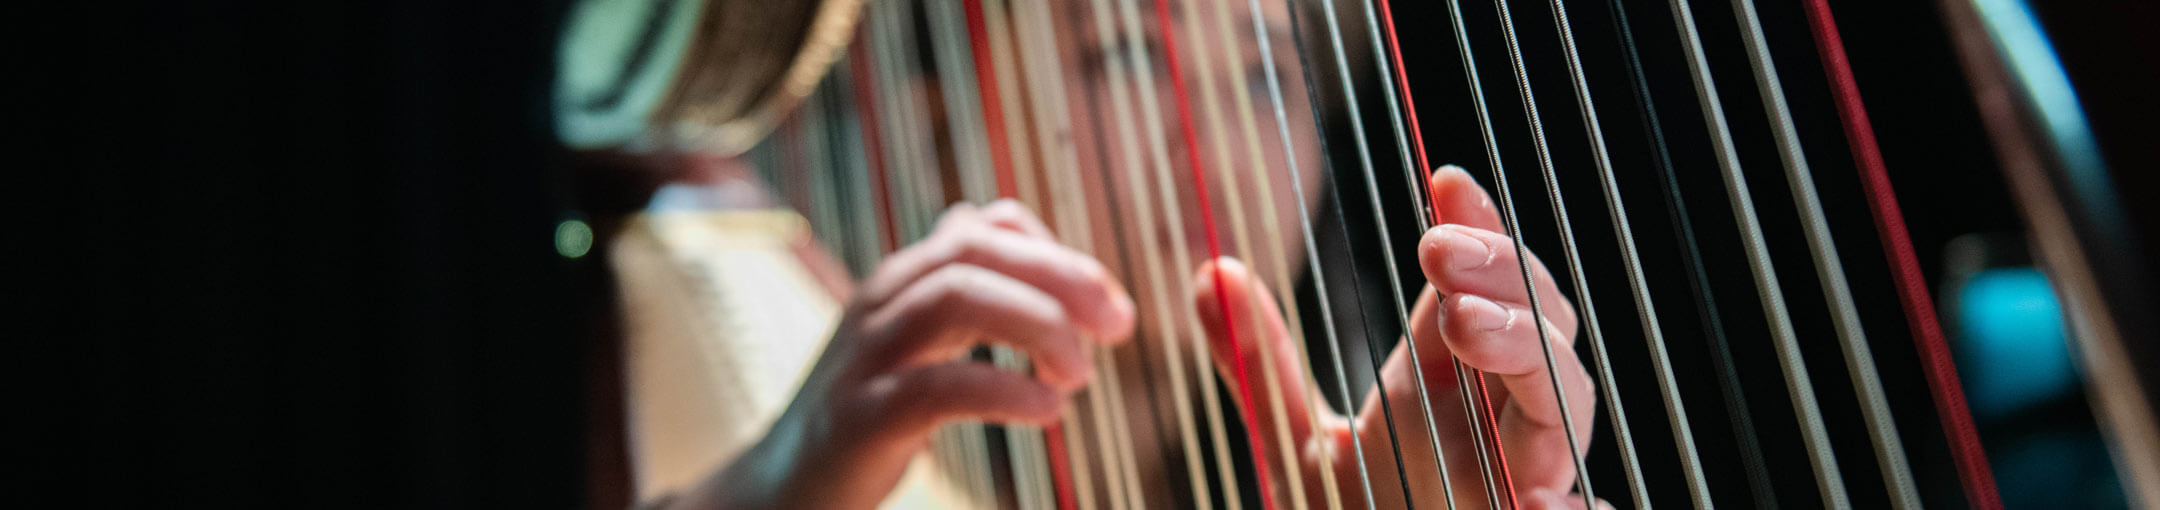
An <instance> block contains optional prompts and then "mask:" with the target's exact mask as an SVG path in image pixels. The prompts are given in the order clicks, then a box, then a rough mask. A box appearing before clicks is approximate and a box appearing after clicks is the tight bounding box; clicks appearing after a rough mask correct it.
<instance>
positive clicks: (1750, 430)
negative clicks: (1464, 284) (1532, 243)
mask: <svg viewBox="0 0 2160 510" xmlns="http://www.w3.org/2000/svg"><path fill="white" fill-rule="evenodd" d="M1606 5H1607V7H1609V8H1611V10H1612V13H1613V27H1614V32H1615V33H1616V34H1617V36H1618V37H1619V40H1620V49H1621V50H1622V52H1623V55H1624V56H1625V58H1626V61H1627V66H1626V70H1627V74H1628V80H1629V81H1630V84H1631V85H1632V87H1630V89H1631V91H1632V92H1634V94H1633V96H1634V100H1635V106H1636V108H1637V109H1638V111H1640V112H1641V115H1640V117H1639V119H1640V120H1641V124H1642V129H1643V131H1644V132H1645V133H1646V134H1647V135H1648V138H1649V139H1650V156H1651V160H1652V165H1651V166H1652V168H1655V169H1656V170H1657V172H1658V173H1657V177H1658V180H1659V182H1661V183H1663V185H1662V186H1658V188H1657V189H1658V191H1659V193H1660V198H1662V199H1663V202H1664V203H1665V204H1666V205H1667V207H1666V220H1667V222H1668V223H1669V224H1670V227H1671V229H1672V231H1673V232H1676V233H1678V235H1677V236H1676V237H1677V241H1676V242H1677V243H1678V244H1679V248H1680V250H1681V252H1682V253H1683V257H1682V258H1681V263H1682V264H1683V265H1684V266H1685V267H1686V268H1687V270H1686V272H1685V275H1686V277H1687V279H1688V291H1689V292H1690V295H1691V296H1692V297H1693V298H1694V300H1693V302H1694V304H1695V309H1696V315H1697V316H1699V317H1701V318H1702V329H1703V337H1704V339H1705V340H1706V341H1707V342H1708V345H1709V347H1710V350H1711V353H1712V356H1714V358H1713V359H1712V360H1711V363H1710V368H1711V372H1713V375H1714V376H1715V377H1716V378H1717V380H1718V392H1719V394H1720V395H1721V397H1722V398H1723V399H1724V402H1725V406H1726V407H1727V409H1728V412H1726V413H1725V415H1726V417H1727V424H1728V426H1730V427H1731V428H1732V434H1733V437H1734V438H1735V442H1736V443H1737V444H1736V446H1737V448H1738V449H1739V455H1740V460H1741V469H1742V472H1743V474H1745V475H1746V476H1745V478H1746V479H1747V483H1748V487H1749V489H1750V492H1749V493H1750V494H1751V495H1753V498H1754V503H1755V506H1756V507H1757V508H1774V507H1775V506H1776V502H1777V500H1776V497H1775V493H1774V491H1773V488H1772V487H1771V485H1770V479H1769V471H1768V467H1767V466H1765V465H1764V462H1763V454H1762V446H1761V444H1760V442H1759V441H1758V440H1757V439H1756V437H1755V424H1754V419H1753V418H1751V417H1750V416H1749V413H1748V409H1749V407H1748V404H1747V397H1746V395H1745V394H1743V393H1742V392H1741V391H1740V379H1739V375H1738V374H1737V373H1735V372H1734V368H1733V367H1734V366H1735V365H1734V361H1733V356H1732V348H1731V346H1730V342H1729V341H1728V339H1727V338H1726V335H1725V326H1724V323H1723V321H1721V320H1720V319H1719V317H1721V316H1720V315H1719V312H1718V307H1717V302H1716V301H1714V300H1713V299H1711V293H1710V284H1709V282H1710V277H1709V275H1708V274H1707V272H1706V271H1707V269H1705V267H1706V266H1705V265H1704V262H1703V256H1702V248H1701V245H1700V243H1698V242H1697V241H1696V239H1695V226H1694V222H1693V220H1690V219H1689V218H1690V216H1689V215H1688V212H1687V200H1686V198H1685V197H1682V196H1681V195H1680V188H1679V183H1680V181H1679V177H1678V174H1677V172H1675V171H1674V170H1673V162H1672V154H1671V149H1670V146H1669V145H1667V144H1666V142H1665V127H1664V124H1663V122H1662V121H1661V120H1660V119H1659V118H1658V112H1657V102H1656V100H1655V99H1654V98H1652V97H1651V95H1650V83H1649V81H1648V76H1647V72H1646V71H1645V70H1644V68H1643V64H1642V58H1641V52H1640V50H1639V49H1638V48H1637V46H1636V44H1635V32H1634V29H1633V28H1632V25H1631V24H1630V23H1629V22H1628V20H1627V6H1625V5H1623V4H1622V2H1621V1H1620V0H1608V2H1607V3H1606Z"/></svg>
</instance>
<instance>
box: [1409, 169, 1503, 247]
mask: <svg viewBox="0 0 2160 510" xmlns="http://www.w3.org/2000/svg"><path fill="white" fill-rule="evenodd" d="M1430 179H1431V180H1430V181H1428V182H1429V183H1430V184H1431V185H1432V200H1433V204H1432V205H1433V211H1434V214H1438V215H1440V218H1439V219H1437V220H1435V221H1434V222H1433V223H1436V224H1440V223H1455V224H1461V225H1469V226H1472V227H1476V228H1481V229H1485V230H1491V231H1495V232H1503V231H1506V229H1505V228H1503V227H1504V225H1502V224H1501V223H1500V210H1499V209H1497V208H1495V207H1493V201H1492V195H1491V194H1489V193H1486V192H1485V187H1484V186H1479V185H1478V183H1477V180H1476V179H1472V178H1471V177H1470V173H1469V172H1466V171H1464V170H1463V168H1462V167H1459V166H1455V165H1445V166H1441V167H1440V168H1438V169H1435V170H1433V174H1432V177H1431V178H1430Z"/></svg>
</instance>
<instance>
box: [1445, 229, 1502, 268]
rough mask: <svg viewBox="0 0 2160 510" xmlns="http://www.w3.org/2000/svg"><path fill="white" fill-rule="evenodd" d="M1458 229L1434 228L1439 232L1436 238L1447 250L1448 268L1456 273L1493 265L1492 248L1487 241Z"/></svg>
mask: <svg viewBox="0 0 2160 510" xmlns="http://www.w3.org/2000/svg"><path fill="white" fill-rule="evenodd" d="M1457 228H1460V227H1458V226H1456V225H1441V226H1439V227H1434V230H1437V231H1438V232H1439V234H1438V235H1436V236H1435V237H1437V238H1438V239H1436V241H1437V242H1438V243H1439V244H1440V246H1441V247H1442V248H1444V249H1445V250H1446V253H1447V259H1448V268H1449V269H1453V270H1456V271H1467V270H1471V269H1477V268H1481V267H1485V265H1486V264H1491V263H1492V259H1493V249H1492V246H1488V245H1486V244H1485V241H1481V240H1479V239H1478V238H1476V237H1471V236H1470V235H1469V234H1465V233H1462V232H1461V231H1459V230H1456V229H1457Z"/></svg>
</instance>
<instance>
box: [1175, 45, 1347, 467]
mask: <svg viewBox="0 0 2160 510" xmlns="http://www.w3.org/2000/svg"><path fill="white" fill-rule="evenodd" d="M1204 3H1205V2H1188V3H1187V4H1186V5H1187V10H1186V13H1187V16H1185V17H1184V19H1185V21H1186V23H1187V25H1186V28H1187V31H1186V32H1185V33H1187V34H1191V39H1190V41H1191V42H1192V45H1191V46H1190V49H1191V50H1192V51H1191V54H1192V55H1193V56H1194V67H1193V69H1194V70H1195V71H1196V72H1194V73H1193V74H1194V75H1196V76H1198V78H1199V82H1200V83H1199V85H1200V87H1199V88H1200V96H1201V100H1200V111H1201V112H1202V113H1203V115H1202V117H1204V118H1205V119H1206V121H1207V131H1208V135H1209V138H1208V142H1209V143H1208V144H1207V145H1208V146H1209V148H1211V149H1213V150H1212V153H1213V154H1214V156H1215V159H1214V160H1213V161H1214V162H1215V163H1216V164H1215V165H1213V166H1214V168H1215V171H1216V172H1217V175H1218V177H1219V178H1220V180H1221V182H1222V183H1223V189H1225V190H1227V191H1228V192H1227V193H1224V194H1223V197H1224V199H1225V200H1224V201H1225V202H1226V205H1227V206H1228V207H1227V208H1226V210H1227V211H1228V212H1229V216H1230V234H1232V239H1233V240H1234V241H1235V243H1236V249H1237V253H1238V254H1243V255H1244V257H1243V258H1244V259H1245V260H1247V261H1249V263H1250V265H1249V266H1248V267H1249V268H1250V270H1251V271H1255V273H1254V274H1257V271H1259V270H1261V269H1262V268H1263V267H1266V266H1263V264H1264V263H1263V262H1262V261H1261V258H1262V257H1261V253H1260V252H1258V251H1254V250H1253V241H1252V238H1253V237H1254V236H1253V235H1252V232H1253V231H1252V230H1251V229H1248V228H1247V226H1248V223H1247V222H1246V221H1245V204H1244V200H1243V198H1242V197H1241V196H1242V195H1243V193H1242V192H1241V190H1242V188H1244V186H1242V185H1241V183H1242V182H1243V180H1241V179H1239V178H1238V177H1239V172H1237V171H1235V170H1233V167H1236V166H1239V165H1237V164H1236V162H1234V161H1233V160H1232V159H1231V144H1230V143H1229V141H1228V140H1226V139H1225V138H1226V137H1227V136H1228V135H1229V133H1227V131H1228V129H1225V128H1224V126H1223V119H1222V118H1223V114H1222V110H1223V106H1222V104H1221V99H1222V98H1221V94H1220V93H1218V92H1217V91H1216V85H1217V83H1216V77H1215V69H1216V68H1215V66H1214V65H1213V64H1214V58H1213V55H1211V54H1210V53H1211V52H1210V51H1208V49H1209V45H1208V44H1207V37H1205V36H1204V34H1205V33H1206V30H1205V28H1206V27H1205V25H1204V23H1205V21H1206V18H1207V16H1205V15H1204V14H1202V13H1201V12H1200V11H1201V9H1204V8H1205V6H1204V5H1202V4H1204ZM1214 10H1215V11H1216V12H1218V13H1221V12H1222V11H1223V9H1221V8H1220V6H1219V5H1218V6H1217V8H1216V9H1214ZM1161 21H1162V22H1163V23H1164V24H1166V25H1167V24H1170V23H1171V22H1172V20H1171V19H1170V18H1168V17H1165V18H1164V19H1163V20H1161ZM1223 21H1227V20H1223ZM1222 24H1223V25H1227V24H1228V23H1222ZM1221 35H1223V36H1224V37H1225V38H1227V37H1228V35H1229V32H1228V31H1223V32H1221ZM1167 37H1168V34H1165V38H1167ZM1224 42H1225V44H1223V45H1222V47H1223V50H1224V51H1223V55H1222V57H1223V62H1224V63H1225V64H1230V63H1231V62H1232V60H1233V55H1231V54H1230V52H1229V50H1230V49H1231V48H1233V47H1234V45H1232V44H1228V43H1229V42H1230V41H1224ZM1166 53H1167V51H1166ZM1231 79H1233V80H1234V79H1235V75H1234V74H1233V75H1232V78H1231ZM1180 102H1181V103H1182V102H1184V101H1183V98H1180ZM1249 104H1250V103H1241V106H1242V105H1249ZM1184 110H1185V109H1184V108H1181V109H1180V114H1181V116H1186V115H1185V114H1189V113H1190V112H1187V111H1184ZM1239 111H1240V112H1245V113H1246V114H1245V119H1247V120H1248V121H1249V120H1250V119H1251V117H1252V116H1251V114H1250V113H1249V111H1247V110H1245V109H1244V108H1239ZM1183 120H1184V121H1185V122H1188V123H1190V122H1191V121H1192V119H1190V118H1185V119H1183ZM1248 127H1249V126H1248ZM1188 129H1189V128H1188ZM1247 131H1250V130H1247ZM1248 140H1249V139H1248ZM1188 151H1189V152H1192V153H1198V152H1199V151H1200V148H1199V147H1198V146H1193V147H1190V148H1188ZM1265 165H1266V163H1265V162H1263V161H1261V160H1258V159H1254V160H1252V161H1249V162H1247V164H1246V165H1244V167H1245V168H1246V169H1248V170H1249V171H1252V172H1254V173H1256V174H1258V178H1256V179H1254V180H1255V181H1266V180H1267V175H1266V166H1265ZM1199 168H1200V167H1198V166H1195V169H1196V170H1195V171H1200V170H1198V169H1199ZM1260 196H1261V197H1263V200H1261V202H1262V203H1265V202H1266V199H1267V198H1271V197H1268V196H1267V195H1260ZM1263 223H1266V224H1268V225H1273V223H1272V222H1263ZM1273 246H1274V247H1275V248H1276V249H1278V250H1279V249H1280V248H1281V246H1282V244H1281V243H1280V242H1279V241H1278V242H1276V243H1275V244H1274V245H1273ZM1281 256H1282V254H1281V253H1279V252H1278V253H1276V254H1275V257H1270V259H1271V260H1273V259H1279V258H1280V257H1281ZM1219 257H1220V256H1219V255H1218V258H1219ZM1217 278H1218V279H1219V278H1220V276H1217ZM1224 292H1227V289H1226V288H1224V287H1222V285H1221V283H1220V282H1218V283H1217V284H1216V293H1217V294H1222V293H1224ZM1293 296H1294V295H1293ZM1245 298H1246V303H1245V307H1246V308H1245V309H1246V310H1249V311H1251V312H1252V313H1249V314H1247V315H1246V317H1245V319H1246V320H1245V326H1244V328H1245V329H1244V331H1246V334H1247V335H1250V336H1251V337H1252V338H1253V344H1254V345H1255V346H1257V347H1258V348H1257V349H1255V350H1256V351H1258V353H1259V355H1260V366H1261V369H1260V380H1261V384H1262V388H1263V389H1264V390H1265V393H1266V395H1267V398H1266V400H1267V407H1268V411H1267V412H1268V413H1269V414H1270V416H1271V417H1272V418H1273V420H1274V421H1273V423H1275V425H1276V426H1275V427H1274V429H1275V430H1274V436H1275V437H1274V439H1275V451H1276V452H1277V453H1278V454H1280V455H1281V457H1282V467H1283V473H1284V478H1285V479H1287V480H1288V481H1289V483H1288V484H1287V485H1288V487H1289V491H1290V493H1289V496H1290V507H1291V508H1295V509H1299V510H1303V509H1304V508H1306V507H1307V499H1306V497H1305V479H1304V477H1303V476H1300V473H1299V471H1298V466H1299V464H1300V462H1299V460H1298V453H1299V452H1301V451H1303V449H1302V448H1299V447H1298V446H1297V445H1296V444H1295V443H1293V442H1292V440H1291V437H1290V436H1291V435H1290V428H1291V423H1290V420H1289V416H1288V413H1287V412H1286V411H1285V410H1284V407H1285V403H1284V397H1283V393H1284V391H1286V389H1288V388H1290V387H1291V385H1293V384H1294V385H1296V387H1297V388H1299V390H1298V391H1300V392H1301V393H1302V392H1303V388H1304V387H1305V385H1304V384H1303V382H1304V381H1305V380H1309V379H1299V380H1294V381H1281V380H1279V379H1280V378H1279V377H1277V375H1276V370H1275V367H1276V360H1275V354H1277V353H1276V352H1275V347H1274V342H1273V339H1270V338H1267V335H1266V334H1265V333H1264V332H1265V331H1267V330H1266V329H1264V328H1263V325H1262V323H1261V316H1262V315H1263V312H1261V310H1270V309H1273V308H1265V307H1273V306H1274V305H1273V304H1272V303H1263V302H1262V300H1261V299H1260V294H1259V293H1258V292H1252V291H1251V289H1248V292H1247V293H1246V295H1245ZM1225 303H1226V308H1225V309H1224V316H1223V320H1224V321H1226V322H1227V321H1234V320H1236V318H1235V317H1232V316H1230V315H1229V314H1228V311H1229V310H1228V308H1227V301H1225ZM1298 345H1299V348H1300V351H1299V352H1300V353H1302V352H1303V350H1302V349H1303V344H1302V343H1299V344H1298ZM1300 359H1302V357H1300ZM1301 366H1303V365H1301ZM1297 373H1299V374H1302V373H1304V370H1299V371H1298V372H1297ZM1247 402H1248V405H1249V406H1257V405H1260V403H1259V402H1254V401H1251V400H1247ZM1252 412H1253V413H1255V415H1257V414H1258V412H1259V411H1258V410H1257V409H1256V410H1253V411H1252ZM1313 416H1314V413H1311V412H1310V409H1308V412H1307V413H1305V418H1307V420H1308V421H1307V423H1306V425H1307V426H1312V424H1313V423H1314V422H1312V421H1311V418H1312V417H1313ZM1307 430H1317V429H1307ZM1248 433H1250V434H1266V431H1262V430H1259V429H1252V430H1250V431H1249V432H1248ZM1321 453H1322V454H1323V455H1324V454H1325V451H1324V450H1323V451H1322V452H1321ZM1320 465H1322V466H1329V465H1330V464H1329V463H1328V462H1326V460H1323V461H1322V462H1321V464H1320ZM1319 471H1320V476H1321V482H1322V483H1321V494H1323V495H1324V498H1323V499H1324V500H1325V501H1336V500H1338V499H1340V497H1341V494H1340V493H1339V492H1338V491H1337V490H1336V488H1335V477H1334V473H1333V470H1332V469H1327V468H1323V469H1320V470H1319ZM1334 505H1337V506H1339V505H1340V502H1336V503H1334Z"/></svg>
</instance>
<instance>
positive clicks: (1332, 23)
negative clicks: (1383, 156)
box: [1291, 1, 1455, 508]
mask: <svg viewBox="0 0 2160 510" xmlns="http://www.w3.org/2000/svg"><path fill="white" fill-rule="evenodd" d="M1296 8H1297V7H1296V6H1294V5H1293V6H1291V9H1293V12H1295V11H1294V10H1295V9H1296ZM1320 9H1321V10H1320V12H1321V16H1322V17H1323V20H1324V21H1325V22H1326V27H1327V35H1328V48H1329V49H1330V50H1332V52H1333V56H1334V62H1335V75H1336V79H1337V83H1338V85H1339V86H1341V87H1342V90H1343V102H1344V103H1345V107H1344V110H1345V112H1347V113H1348V114H1349V116H1350V133H1351V139H1352V140H1353V141H1354V142H1355V143H1356V147H1357V154H1358V169H1359V170H1361V171H1363V172H1364V177H1365V184H1366V186H1365V196H1366V199H1367V200H1368V201H1369V202H1370V203H1371V205H1372V209H1373V224H1374V226H1375V227H1376V229H1375V230H1376V231H1377V233H1378V234H1379V237H1380V245H1381V246H1383V247H1392V246H1394V245H1395V243H1394V242H1392V240H1390V239H1389V236H1388V231H1387V230H1388V229H1387V225H1388V222H1387V214H1386V212H1385V208H1384V207H1382V206H1381V203H1380V190H1379V186H1380V183H1379V180H1378V179H1377V178H1376V176H1375V175H1374V171H1373V160H1372V149H1371V146H1370V144H1369V143H1368V142H1367V138H1366V136H1365V121H1364V115H1363V114H1362V113H1361V112H1359V111H1358V109H1359V108H1358V105H1359V102H1358V99H1357V97H1358V96H1357V87H1356V86H1355V84H1354V83H1352V81H1351V79H1350V61H1349V57H1348V56H1346V52H1345V51H1344V49H1343V38H1342V28H1341V24H1340V23H1339V22H1338V20H1337V19H1336V16H1335V5H1334V2H1329V1H1323V2H1320ZM1376 57H1377V55H1376ZM1412 203H1417V202H1415V201H1413V202H1412ZM1418 218H1419V219H1420V221H1419V226H1420V227H1421V228H1420V230H1421V231H1422V230H1423V228H1425V227H1429V225H1425V224H1424V223H1425V222H1424V221H1422V220H1423V218H1424V216H1423V215H1418ZM1380 260H1381V263H1382V266H1383V267H1386V268H1387V273H1386V274H1387V275H1389V277H1388V278H1386V280H1387V284H1388V291H1389V293H1390V294H1389V295H1390V296H1392V297H1394V299H1395V300H1394V302H1393V305H1394V306H1393V307H1392V308H1393V309H1394V310H1395V318H1396V320H1397V321H1399V322H1400V323H1401V325H1402V331H1403V334H1404V335H1406V337H1407V335H1409V334H1410V331H1411V325H1410V314H1409V311H1408V310H1407V307H1408V305H1407V304H1406V303H1408V302H1409V301H1406V300H1405V299H1404V296H1405V294H1404V293H1403V289H1402V283H1401V282H1400V281H1399V280H1398V279H1397V278H1395V277H1394V276H1393V275H1397V274H1401V272H1400V271H1399V270H1398V269H1397V265H1396V263H1395V252H1394V250H1393V249H1390V248H1383V249H1381V250H1380ZM1403 346H1404V348H1405V349H1407V351H1408V354H1409V356H1410V366H1412V367H1423V366H1425V364H1424V361H1423V360H1424V358H1422V357H1420V356H1419V355H1418V348H1417V342H1416V341H1415V339H1408V340H1406V341H1404V342H1403ZM1410 376H1411V378H1410V384H1411V386H1412V388H1413V389H1414V390H1415V391H1416V395H1417V404H1418V411H1419V413H1418V414H1419V416H1420V417H1422V418H1423V419H1424V420H1425V432H1426V434H1425V435H1426V439H1427V440H1428V441H1430V442H1431V446H1432V449H1433V459H1434V464H1435V465H1437V466H1438V467H1439V471H1440V480H1441V484H1442V492H1443V493H1444V495H1445V501H1446V502H1447V506H1448V508H1454V507H1455V491H1454V488H1453V487H1452V486H1450V484H1452V482H1451V481H1450V480H1449V478H1450V477H1449V476H1448V466H1447V460H1446V457H1447V454H1446V450H1444V449H1442V448H1441V446H1440V427H1439V424H1438V423H1436V422H1435V421H1434V419H1435V417H1434V416H1433V410H1432V397H1431V396H1430V395H1429V393H1428V392H1427V391H1426V388H1427V385H1426V383H1425V371H1424V370H1422V369H1415V368H1414V369H1412V370H1411V371H1410ZM1376 379H1377V378H1376Z"/></svg>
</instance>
